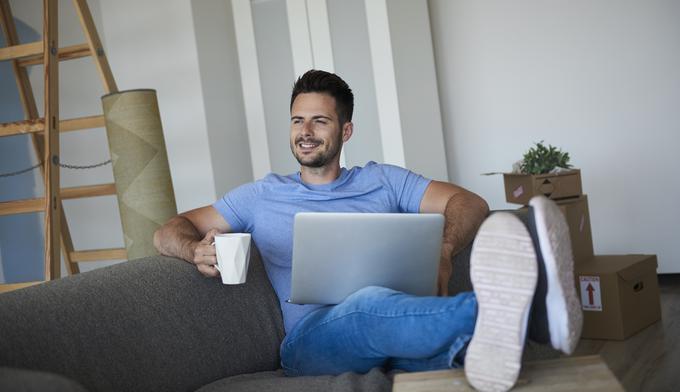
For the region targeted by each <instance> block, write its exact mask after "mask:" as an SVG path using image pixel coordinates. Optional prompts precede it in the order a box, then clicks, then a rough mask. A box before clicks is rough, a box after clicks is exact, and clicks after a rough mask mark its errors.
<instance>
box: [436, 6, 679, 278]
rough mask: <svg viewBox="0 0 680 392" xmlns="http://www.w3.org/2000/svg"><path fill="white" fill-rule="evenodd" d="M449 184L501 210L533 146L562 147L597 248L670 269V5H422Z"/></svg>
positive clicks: (673, 192) (673, 116) (673, 101)
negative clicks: (512, 172) (586, 205)
mask: <svg viewBox="0 0 680 392" xmlns="http://www.w3.org/2000/svg"><path fill="white" fill-rule="evenodd" d="M429 4H430V17H431V20H432V35H433V40H434V46H435V57H436V65H437V71H438V81H439V88H440V94H441V105H442V113H443V121H444V129H445V139H446V148H447V153H448V167H449V174H450V176H451V179H452V181H454V182H457V183H459V184H461V185H463V186H466V187H469V188H471V189H472V190H474V191H476V192H479V193H480V194H481V195H482V196H483V197H485V198H486V199H487V200H488V201H489V203H490V205H491V206H492V208H514V206H513V205H509V204H506V203H505V202H504V195H503V183H502V178H501V177H500V176H494V177H482V176H480V175H479V174H480V173H483V172H489V171H503V170H509V169H510V166H511V164H512V163H513V162H514V161H515V160H517V159H520V158H521V155H522V153H523V152H524V151H525V150H526V149H527V148H528V147H529V146H530V145H531V144H532V143H533V142H535V141H540V140H545V141H546V142H548V143H551V144H553V145H556V146H559V147H562V148H563V149H565V150H566V151H569V152H570V154H571V157H572V162H573V164H574V165H575V166H577V167H580V168H581V169H582V175H583V189H584V192H585V193H587V194H588V195H589V202H590V213H591V221H592V229H593V240H594V246H595V251H596V253H599V254H622V253H655V254H658V256H659V272H680V248H678V246H677V240H678V233H680V229H678V222H680V207H679V206H678V200H680V175H679V174H678V172H677V171H678V169H680V154H678V152H677V149H678V147H680V110H678V102H680V50H678V49H679V48H680V23H678V16H680V2H679V1H667V0H648V1H635V0H600V1H584V0H580V1H551V2H545V1H538V0H517V1H513V2H507V1H500V0H495V1H483V2H481V1H476V0H458V1H449V0H430V3H429Z"/></svg>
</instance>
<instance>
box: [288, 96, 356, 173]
mask: <svg viewBox="0 0 680 392" xmlns="http://www.w3.org/2000/svg"><path fill="white" fill-rule="evenodd" d="M347 124H350V123H347ZM342 131H343V129H342V128H341V126H340V122H339V120H338V114H337V113H336V111H335V99H334V98H333V97H331V96H330V95H328V94H321V93H303V94H300V95H298V96H297V97H295V101H294V102H293V106H292V108H291V110H290V149H291V151H292V152H293V155H294V156H295V159H297V161H298V162H299V163H300V165H302V166H307V167H323V166H326V165H327V164H328V163H330V162H332V161H333V160H337V159H339V155H340V150H341V148H342V143H343V132H342Z"/></svg>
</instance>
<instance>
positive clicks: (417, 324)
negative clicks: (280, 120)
mask: <svg viewBox="0 0 680 392" xmlns="http://www.w3.org/2000/svg"><path fill="white" fill-rule="evenodd" d="M353 106H354V98H353V94H352V91H351V89H350V88H349V86H348V85H347V84H346V83H345V82H344V81H343V80H342V79H340V78H339V77H338V76H337V75H334V74H331V73H327V72H323V71H316V70H311V71H308V72H307V73H305V74H304V75H303V76H301V77H300V78H299V79H298V80H297V82H296V83H295V85H294V87H293V92H292V96H291V102H290V112H291V124H290V148H291V151H292V153H293V155H294V156H295V158H296V159H297V161H298V162H299V163H300V172H298V173H295V174H291V175H287V176H280V175H276V174H270V175H268V176H266V177H265V178H264V179H261V180H259V181H256V182H254V183H250V184H246V185H243V186H241V187H238V188H237V189H235V190H233V191H231V192H229V193H227V194H226V195H225V196H224V197H222V198H221V199H219V200H218V201H217V202H215V203H214V204H213V205H212V206H206V207H202V208H198V209H195V210H192V211H188V212H185V213H182V214H180V215H178V216H177V217H175V218H173V219H171V220H170V221H168V222H167V223H166V224H165V225H164V226H163V227H161V228H160V229H159V230H158V231H157V232H156V233H155V236H154V243H155V245H156V247H157V248H158V250H159V252H160V253H162V254H164V255H169V256H175V257H180V258H183V259H185V260H187V261H189V262H190V263H193V264H195V265H196V267H197V269H198V271H200V272H201V273H202V274H203V275H205V276H208V277H214V276H217V275H218V274H219V272H218V271H217V270H216V269H215V264H216V257H215V248H214V245H212V243H213V237H214V236H215V234H216V233H223V232H230V231H234V232H249V233H251V234H252V238H253V241H254V243H255V245H256V246H257V247H258V249H259V251H260V253H261V255H262V260H263V262H264V265H265V269H266V271H267V274H268V276H269V279H270V281H271V283H272V286H273V287H274V290H275V291H276V293H277V295H278V297H279V301H280V304H281V309H282V313H283V319H284V327H285V330H286V337H285V339H284V341H283V343H282V345H281V365H282V367H283V368H284V370H285V372H286V374H288V375H291V376H295V375H318V374H339V373H342V372H346V371H356V372H367V371H368V370H370V369H371V368H373V367H376V366H386V367H390V368H397V369H404V370H409V371H415V370H428V369H441V368H448V367H458V366H461V365H462V364H463V361H464V359H465V357H466V352H468V353H469V354H468V359H467V362H466V371H467V369H468V368H469V369H470V370H469V372H468V378H469V379H470V382H471V383H473V385H475V387H477V388H480V389H484V390H496V389H508V388H510V387H512V385H513V384H514V382H515V380H516V377H517V373H518V372H519V364H520V360H521V353H522V347H523V344H524V338H525V335H526V331H527V329H528V328H529V327H533V326H537V327H536V328H534V329H536V330H537V331H538V334H539V335H543V338H544V340H545V339H546V338H552V337H553V336H556V337H555V339H556V340H557V342H553V343H554V345H557V346H564V347H565V348H566V351H570V350H573V344H574V343H573V339H574V338H573V336H571V335H569V334H570V333H571V334H572V335H573V333H572V332H574V331H575V330H576V329H578V328H576V327H575V325H576V324H577V323H576V322H572V321H571V317H570V314H569V311H570V310H571V308H570V307H569V306H567V305H564V304H565V303H567V302H568V301H567V299H568V295H570V294H573V293H570V292H568V290H567V289H565V288H564V287H562V286H564V284H563V283H564V282H565V281H566V280H567V279H568V276H567V275H568V274H567V273H566V272H565V271H562V270H563V269H565V268H566V270H568V269H569V268H570V266H569V265H568V263H569V262H570V260H569V257H570V256H564V257H563V255H562V254H561V253H560V254H558V255H557V256H555V255H553V254H551V255H549V257H545V259H546V260H543V258H542V257H539V258H540V261H541V263H537V259H536V257H537V256H536V253H535V250H534V244H538V238H537V239H536V241H535V242H534V241H532V238H531V237H530V234H529V233H528V232H527V229H526V228H525V226H524V225H523V224H522V223H521V222H520V221H519V220H518V219H517V218H516V217H514V216H513V215H510V214H502V213H500V214H494V215H492V217H491V218H489V219H488V220H487V221H486V222H485V223H484V226H482V228H481V229H479V227H480V225H481V224H482V222H483V221H484V219H485V217H486V216H487V214H488V206H487V204H486V202H485V201H484V200H483V199H481V198H480V197H479V196H477V195H475V194H474V193H472V192H469V191H467V190H465V189H463V188H461V187H458V186H456V185H453V184H449V183H445V182H439V181H431V180H428V179H425V178H424V177H422V176H420V175H417V174H415V173H413V172H410V171H408V170H406V169H403V168H399V167H396V166H391V165H381V164H376V163H374V162H369V163H368V164H367V165H366V166H364V167H354V168H352V169H351V170H347V169H345V168H341V167H340V164H339V160H340V151H341V149H342V145H343V144H344V143H345V142H347V141H348V140H349V139H350V138H351V136H352V132H353V124H352V111H353ZM538 204H540V205H539V206H537V207H535V208H534V210H536V218H540V219H541V222H542V223H543V225H544V226H545V224H548V225H554V224H555V223H554V221H557V222H558V223H557V225H558V226H559V223H562V224H564V222H563V221H560V220H559V219H557V218H559V217H557V218H556V217H555V215H554V214H552V212H551V211H553V210H554V208H551V207H554V206H551V205H550V204H549V202H547V200H546V202H545V203H543V201H542V200H541V201H540V203H538ZM302 211H325V212H407V213H441V214H444V216H445V220H446V223H445V230H444V238H443V246H442V252H441V261H440V268H439V277H438V293H439V295H440V296H438V297H414V296H410V295H407V294H404V293H400V292H396V291H393V290H390V289H386V288H382V287H367V288H364V289H362V290H359V291H357V292H356V293H354V294H352V295H350V296H349V297H348V298H347V299H346V300H345V301H343V302H342V303H341V304H338V305H335V306H319V305H295V304H291V303H288V302H286V300H287V299H288V298H289V293H290V284H291V280H290V277H291V257H292V243H293V241H292V232H293V230H292V229H293V217H294V215H295V213H297V212H302ZM532 212H533V210H532ZM558 213H559V211H558ZM541 214H542V215H541ZM539 215H540V216H539ZM538 220H539V219H536V220H535V221H536V222H535V223H539V222H538ZM532 222H533V220H532ZM533 226H540V225H536V224H534V225H530V228H531V227H533ZM560 227H561V226H560ZM478 229H479V231H480V234H479V239H478V240H477V242H478V243H480V244H482V245H480V246H479V247H477V242H476V244H475V249H473V255H472V261H471V262H472V267H471V274H472V279H473V284H474V285H475V289H476V291H477V296H476V295H475V293H471V292H470V293H462V294H458V295H456V296H454V297H448V296H446V295H447V284H448V281H449V278H450V275H451V273H452V271H451V256H452V255H454V254H456V253H457V252H458V251H459V250H461V249H462V248H464V247H465V246H466V245H467V244H469V243H470V242H471V241H472V239H473V237H474V235H475V233H476V232H477V231H478ZM541 230H543V231H541ZM550 230H552V229H550V228H548V229H546V228H544V227H539V228H538V234H541V233H543V234H544V237H546V238H548V237H549V236H548V234H549V233H552V232H550ZM533 231H534V232H536V230H533ZM538 234H536V233H535V235H538ZM560 234H562V233H560ZM567 235H568V233H567ZM566 238H567V241H568V236H567V237H566ZM546 241H548V242H546V249H547V251H554V250H555V249H557V250H558V251H559V252H563V251H564V246H565V245H564V244H563V243H561V242H559V241H558V242H557V243H553V244H551V243H550V239H549V238H548V239H547V240H546ZM553 242H554V241H553ZM567 245H568V244H567ZM536 246H538V245H536ZM539 253H540V252H539ZM553 253H555V252H553ZM562 259H564V260H565V261H564V262H562ZM543 263H545V264H546V265H547V264H548V263H551V265H550V267H549V268H545V270H548V269H549V270H550V271H549V274H548V276H547V278H546V277H545V276H543V278H542V279H539V272H541V271H543V267H542V264H543ZM560 263H561V264H560ZM539 264H541V265H539ZM565 266H566V267H565ZM550 279H552V281H550ZM537 280H539V283H540V282H548V283H549V284H550V285H549V286H546V285H545V284H543V285H539V288H542V289H543V290H546V289H553V291H552V292H551V293H552V294H553V297H555V296H556V297H557V298H556V299H555V300H554V301H553V302H554V303H557V304H558V305H555V304H554V303H553V304H551V305H550V306H549V308H548V309H545V306H536V308H537V309H539V308H541V309H542V310H543V311H542V315H541V316H540V317H536V318H535V319H536V321H535V322H532V324H531V325H528V316H529V310H530V309H531V304H532V299H533V293H534V288H535V287H536V281H537ZM572 282H573V281H572ZM567 286H568V285H567ZM572 286H573V283H572ZM555 288H560V289H561V291H560V293H558V294H555V292H556V291H555ZM572 291H573V287H572ZM565 292H566V295H565V294H564V293H565ZM508 294H510V295H511V296H512V297H513V298H512V300H510V301H508V300H506V297H507V296H508ZM541 296H543V297H542V298H543V299H545V296H544V295H543V294H541ZM537 298H539V296H537ZM478 300H479V301H480V304H479V307H478V304H477V301H478ZM539 302H541V304H542V303H543V301H539ZM555 308H559V309H558V310H557V311H555V310H554V309H555ZM539 310H540V309H539ZM551 311H552V312H553V313H556V314H557V315H558V316H560V317H559V319H560V320H563V319H565V318H566V319H568V320H569V323H566V322H565V323H566V324H565V323H561V324H560V325H559V326H560V327H561V330H559V333H558V332H555V333H553V334H552V335H549V334H548V332H547V331H548V328H549V327H550V328H553V327H555V328H557V327H556V326H557V325H558V324H559V323H557V322H553V323H552V324H554V325H548V323H549V321H551V320H550V318H549V317H548V316H547V315H549V314H550V313H551ZM478 312H479V316H478ZM572 313H574V312H572ZM475 323H477V326H476V327H475ZM567 324H568V325H567ZM473 331H474V332H475V337H474V338H473V336H472V335H473ZM541 332H542V333H541ZM550 332H552V330H550ZM565 333H566V335H568V336H571V338H570V339H571V340H570V339H567V338H558V337H559V336H563V335H565ZM575 333H576V334H578V332H575ZM560 334H561V335H560ZM471 339H472V343H470V341H471ZM576 340H578V337H576ZM494 342H495V343H498V344H494ZM468 344H469V345H470V347H469V349H468ZM489 358H490V359H492V360H491V361H490V362H489V363H491V365H490V366H483V364H484V362H485V361H486V359H489Z"/></svg>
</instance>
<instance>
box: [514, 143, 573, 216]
mask: <svg viewBox="0 0 680 392" xmlns="http://www.w3.org/2000/svg"><path fill="white" fill-rule="evenodd" d="M503 180H504V182H505V199H506V200H507V201H508V202H509V203H517V204H527V203H529V200H530V199H531V198H532V197H533V196H535V195H545V196H546V197H548V198H551V199H562V198H568V197H575V196H579V195H580V194H581V171H580V170H578V169H573V168H572V165H570V164H569V153H568V152H564V151H562V150H561V149H559V148H557V147H555V146H552V145H548V146H547V147H546V146H545V145H544V144H543V141H540V142H538V143H535V146H533V147H531V148H529V150H528V151H527V152H525V153H524V156H523V159H522V160H521V161H519V162H517V163H515V164H514V165H513V171H512V173H504V174H503Z"/></svg>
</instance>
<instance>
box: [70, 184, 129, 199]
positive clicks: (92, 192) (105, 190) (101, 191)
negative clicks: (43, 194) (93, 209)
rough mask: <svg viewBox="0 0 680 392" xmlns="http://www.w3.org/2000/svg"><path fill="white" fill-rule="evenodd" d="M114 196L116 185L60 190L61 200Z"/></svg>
mask: <svg viewBox="0 0 680 392" xmlns="http://www.w3.org/2000/svg"><path fill="white" fill-rule="evenodd" d="M115 194H116V184H98V185H86V186H76V187H71V188H62V189H61V198H62V200H66V199H79V198H83V197H95V196H108V195H115Z"/></svg>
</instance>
